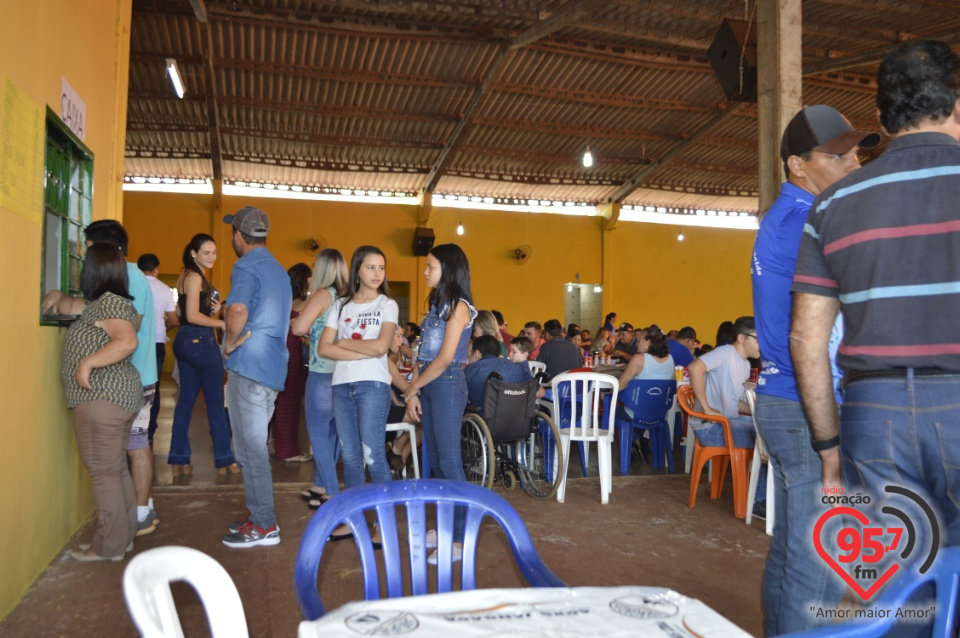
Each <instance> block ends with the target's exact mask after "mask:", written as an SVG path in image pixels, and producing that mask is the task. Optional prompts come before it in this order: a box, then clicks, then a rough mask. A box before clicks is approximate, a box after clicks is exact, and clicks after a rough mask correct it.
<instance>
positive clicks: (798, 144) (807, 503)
mask: <svg viewBox="0 0 960 638" xmlns="http://www.w3.org/2000/svg"><path fill="white" fill-rule="evenodd" d="M879 143H880V136H879V135H877V134H876V133H867V132H863V131H856V130H854V128H853V127H852V126H850V123H849V122H847V120H846V119H845V118H844V117H843V116H842V115H840V113H838V112H837V111H835V110H834V109H832V108H830V107H829V106H824V105H817V106H809V107H805V108H804V109H802V110H801V111H800V112H799V113H797V114H796V116H794V118H793V119H792V120H791V121H790V123H789V124H788V125H787V128H786V130H785V131H784V133H783V138H782V140H781V143H780V156H781V159H782V160H783V163H784V170H785V172H786V175H787V181H786V182H784V184H783V186H782V187H781V189H780V196H779V197H778V198H777V200H776V202H774V204H773V206H772V207H771V208H770V210H768V211H767V212H766V214H765V215H764V216H763V218H762V220H761V222H760V230H759V231H758V232H757V239H756V243H755V244H754V248H753V261H752V263H751V265H750V274H751V277H752V279H753V311H754V315H755V316H756V324H757V337H758V339H759V341H760V352H761V353H762V366H763V367H762V371H761V374H760V378H759V380H758V382H757V404H756V422H757V427H758V428H759V430H760V434H761V435H762V436H763V438H764V441H765V442H766V444H767V448H768V450H769V452H770V458H771V460H772V462H773V467H774V470H775V471H774V484H775V492H774V501H773V502H774V511H775V516H776V519H775V522H774V529H773V542H772V544H771V546H770V553H769V555H768V556H767V565H766V571H765V573H764V579H763V606H764V632H765V633H766V635H768V636H773V635H779V634H784V633H790V632H795V631H802V630H804V629H806V628H808V627H809V626H813V625H814V624H816V622H815V617H814V615H813V614H811V613H810V609H811V607H816V608H824V609H833V607H834V606H835V605H836V604H837V602H839V600H840V598H841V596H842V594H843V585H842V581H840V580H839V578H838V577H837V576H836V575H834V574H833V573H831V570H830V569H829V568H828V567H827V565H826V563H824V562H823V560H821V559H820V557H819V556H818V555H817V554H816V552H815V550H814V546H813V542H812V537H813V536H812V530H813V527H814V524H815V523H816V520H817V518H818V517H819V516H820V514H822V510H823V506H822V504H821V501H820V499H821V496H822V495H821V494H820V487H821V480H820V479H821V464H820V457H819V455H818V454H817V453H816V452H815V451H814V450H813V449H812V448H811V446H810V444H811V439H810V431H809V428H808V426H807V421H806V418H805V416H804V413H803V409H802V408H801V406H800V396H799V395H798V393H797V381H796V377H795V376H794V366H793V361H792V359H791V358H790V343H789V336H790V310H791V303H792V300H791V295H790V288H791V286H792V284H793V273H794V269H795V266H796V262H797V251H798V249H799V246H800V238H801V236H802V235H803V227H804V223H805V222H806V220H807V214H808V213H809V212H810V206H811V205H812V204H813V200H814V198H815V197H816V196H817V195H819V194H820V193H821V192H822V191H823V190H824V189H826V188H827V187H828V186H830V185H831V184H833V183H834V182H836V181H837V180H839V179H840V178H842V177H844V176H846V175H847V174H849V173H850V172H852V171H854V170H856V169H858V168H860V162H859V161H858V159H857V150H858V148H861V147H862V148H873V147H875V146H877V144H879Z"/></svg>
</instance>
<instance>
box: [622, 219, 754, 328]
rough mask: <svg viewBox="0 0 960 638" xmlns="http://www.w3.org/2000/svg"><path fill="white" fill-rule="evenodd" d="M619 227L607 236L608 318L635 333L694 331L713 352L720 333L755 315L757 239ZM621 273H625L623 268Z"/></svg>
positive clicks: (732, 233) (724, 232)
mask: <svg viewBox="0 0 960 638" xmlns="http://www.w3.org/2000/svg"><path fill="white" fill-rule="evenodd" d="M679 231H680V228H679V227H677V226H669V225H662V224H641V223H630V222H626V223H624V222H621V223H620V224H619V225H618V226H617V227H616V228H615V229H614V230H613V231H611V239H610V242H609V244H610V246H611V250H612V253H613V263H614V264H615V265H614V267H612V268H611V269H610V270H611V273H610V281H609V283H608V285H607V286H606V287H605V290H604V297H605V299H606V297H607V296H608V294H609V298H610V299H611V302H610V303H609V304H606V303H605V304H604V306H605V307H606V308H609V310H607V312H617V313H618V317H619V320H620V321H629V322H630V323H632V324H633V325H634V326H636V327H639V326H648V325H650V324H652V323H656V324H657V325H659V326H660V327H661V328H662V329H663V330H679V329H680V328H682V327H684V326H693V328H694V329H695V330H696V331H697V337H698V338H699V339H700V341H702V342H703V343H709V344H713V343H714V340H715V337H716V334H717V327H718V326H719V325H720V323H721V322H723V321H734V320H735V319H736V318H737V317H740V316H742V315H752V314H753V300H752V297H751V285H750V254H751V251H752V250H753V240H754V237H755V234H756V233H755V232H753V231H745V230H730V229H722V228H697V227H686V226H685V227H683V235H684V240H683V241H677V235H678V233H679ZM621 265H622V266H623V267H621Z"/></svg>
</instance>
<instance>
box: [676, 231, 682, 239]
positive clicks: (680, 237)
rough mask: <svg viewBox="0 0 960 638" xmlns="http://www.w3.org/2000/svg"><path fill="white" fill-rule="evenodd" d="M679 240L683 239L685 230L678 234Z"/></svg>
mask: <svg viewBox="0 0 960 638" xmlns="http://www.w3.org/2000/svg"><path fill="white" fill-rule="evenodd" d="M677 241H683V231H682V230H681V231H680V234H679V235H677Z"/></svg>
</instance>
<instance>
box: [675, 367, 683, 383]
mask: <svg viewBox="0 0 960 638" xmlns="http://www.w3.org/2000/svg"><path fill="white" fill-rule="evenodd" d="M673 378H674V379H676V380H677V383H680V382H681V381H683V366H674V367H673Z"/></svg>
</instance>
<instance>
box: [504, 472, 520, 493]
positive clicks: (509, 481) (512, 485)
mask: <svg viewBox="0 0 960 638" xmlns="http://www.w3.org/2000/svg"><path fill="white" fill-rule="evenodd" d="M503 489H505V490H507V491H508V492H512V491H513V490H515V489H517V475H516V474H514V473H513V472H512V471H511V470H506V471H505V472H504V473H503Z"/></svg>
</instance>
